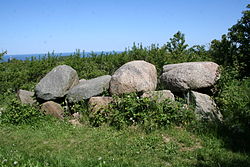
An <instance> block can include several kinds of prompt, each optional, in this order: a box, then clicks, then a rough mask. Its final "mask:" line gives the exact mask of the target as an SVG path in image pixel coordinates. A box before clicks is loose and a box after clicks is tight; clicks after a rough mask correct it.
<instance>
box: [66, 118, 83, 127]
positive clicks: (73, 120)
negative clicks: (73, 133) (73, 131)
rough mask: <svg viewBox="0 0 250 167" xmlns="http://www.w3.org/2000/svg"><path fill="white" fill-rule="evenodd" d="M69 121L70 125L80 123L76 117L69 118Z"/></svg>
mask: <svg viewBox="0 0 250 167" xmlns="http://www.w3.org/2000/svg"><path fill="white" fill-rule="evenodd" d="M68 122H69V123H71V124H72V125H74V126H79V125H82V124H81V123H80V122H79V120H78V119H71V120H69V121H68Z"/></svg>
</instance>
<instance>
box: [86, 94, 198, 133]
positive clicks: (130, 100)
mask: <svg viewBox="0 0 250 167" xmlns="http://www.w3.org/2000/svg"><path fill="white" fill-rule="evenodd" d="M114 98H115V100H114V102H113V103H112V104H111V105H109V108H107V109H105V110H100V111H98V112H95V113H92V115H91V117H90V123H91V124H92V125H93V126H100V125H101V124H103V123H108V124H110V125H112V126H114V127H116V128H118V129H120V128H122V127H123V126H135V125H141V126H143V127H144V128H146V129H148V130H152V129H155V128H160V127H168V126H169V125H172V124H176V125H183V124H187V123H189V122H191V121H192V120H193V118H194V114H193V111H192V110H191V109H190V108H188V107H186V106H185V105H183V104H182V103H180V102H176V101H172V100H165V101H163V102H161V103H156V101H155V100H152V99H149V98H139V97H138V96H137V95H136V94H134V93H133V94H128V95H124V96H123V97H122V98H119V97H114Z"/></svg>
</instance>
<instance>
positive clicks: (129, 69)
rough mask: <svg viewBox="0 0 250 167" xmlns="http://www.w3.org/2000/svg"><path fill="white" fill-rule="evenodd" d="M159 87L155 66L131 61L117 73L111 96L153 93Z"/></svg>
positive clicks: (139, 61)
mask: <svg viewBox="0 0 250 167" xmlns="http://www.w3.org/2000/svg"><path fill="white" fill-rule="evenodd" d="M156 86H157V71H156V68H155V66H154V65H153V64H150V63H148V62H145V61H142V60H137V61H131V62H128V63H126V64H124V65H123V66H121V67H120V68H119V69H118V70H116V71H115V73H114V75H113V76H112V78H111V81H110V93H111V94H116V95H118V94H123V93H131V92H146V91H153V90H155V88H156Z"/></svg>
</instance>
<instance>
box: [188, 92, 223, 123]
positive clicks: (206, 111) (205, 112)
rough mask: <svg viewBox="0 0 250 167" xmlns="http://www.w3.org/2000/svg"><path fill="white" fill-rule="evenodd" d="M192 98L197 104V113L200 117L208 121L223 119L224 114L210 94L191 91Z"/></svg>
mask: <svg viewBox="0 0 250 167" xmlns="http://www.w3.org/2000/svg"><path fill="white" fill-rule="evenodd" d="M190 99H191V100H190V101H191V102H192V103H193V104H194V105H195V113H196V114H197V116H198V118H199V119H203V120H207V121H222V114H221V113H220V111H219V110H218V108H217V106H216V104H215V102H214V100H213V99H212V98H211V97H210V96H208V95H206V94H202V93H198V92H195V91H191V92H190Z"/></svg>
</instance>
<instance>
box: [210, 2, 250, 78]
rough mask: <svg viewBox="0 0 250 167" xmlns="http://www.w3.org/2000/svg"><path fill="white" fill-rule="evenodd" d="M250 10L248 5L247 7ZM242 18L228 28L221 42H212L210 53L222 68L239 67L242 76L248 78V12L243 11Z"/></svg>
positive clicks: (249, 25)
mask: <svg viewBox="0 0 250 167" xmlns="http://www.w3.org/2000/svg"><path fill="white" fill-rule="evenodd" d="M247 8H248V9H249V8H250V4H248V5H247ZM242 13H243V16H242V17H241V19H240V20H238V22H237V23H236V24H235V25H233V26H232V27H231V28H229V32H228V33H227V35H225V34H224V35H222V39H221V40H213V41H212V42H211V46H210V53H211V56H212V57H213V58H214V60H215V61H216V62H217V63H219V64H222V65H224V66H234V65H235V64H237V65H240V66H241V69H240V73H241V75H242V76H249V73H247V69H249V65H250V11H249V10H246V11H243V12H242Z"/></svg>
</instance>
